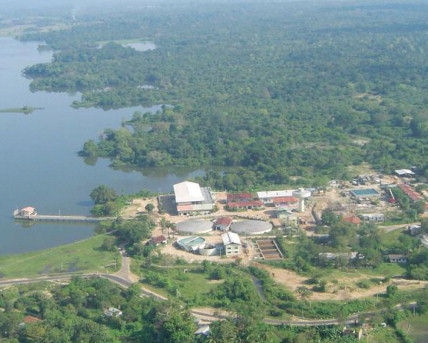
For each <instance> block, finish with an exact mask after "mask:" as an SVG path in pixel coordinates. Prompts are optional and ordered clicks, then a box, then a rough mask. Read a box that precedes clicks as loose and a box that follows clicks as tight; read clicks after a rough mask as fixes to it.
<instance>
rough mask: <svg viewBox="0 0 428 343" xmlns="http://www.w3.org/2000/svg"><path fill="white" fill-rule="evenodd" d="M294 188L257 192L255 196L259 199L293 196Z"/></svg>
mask: <svg viewBox="0 0 428 343" xmlns="http://www.w3.org/2000/svg"><path fill="white" fill-rule="evenodd" d="M294 191H295V189H287V190H282V191H267V192H257V198H259V199H260V200H262V201H263V200H264V199H273V198H280V197H291V196H293V192H294Z"/></svg>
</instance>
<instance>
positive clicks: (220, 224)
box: [214, 217, 233, 231]
mask: <svg viewBox="0 0 428 343" xmlns="http://www.w3.org/2000/svg"><path fill="white" fill-rule="evenodd" d="M232 222H233V219H232V218H230V217H221V218H218V219H217V220H216V221H215V222H214V230H220V231H229V230H230V226H231V225H232Z"/></svg>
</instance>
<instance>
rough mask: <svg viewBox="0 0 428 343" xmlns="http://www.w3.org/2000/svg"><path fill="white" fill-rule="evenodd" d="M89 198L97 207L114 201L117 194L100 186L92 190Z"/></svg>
mask: <svg viewBox="0 0 428 343" xmlns="http://www.w3.org/2000/svg"><path fill="white" fill-rule="evenodd" d="M90 197H91V199H92V200H93V201H94V202H95V204H97V205H99V204H106V203H108V202H110V201H113V200H116V198H117V194H116V191H115V190H114V189H112V188H109V187H107V186H105V185H101V186H98V187H97V188H95V189H94V190H92V192H91V194H90Z"/></svg>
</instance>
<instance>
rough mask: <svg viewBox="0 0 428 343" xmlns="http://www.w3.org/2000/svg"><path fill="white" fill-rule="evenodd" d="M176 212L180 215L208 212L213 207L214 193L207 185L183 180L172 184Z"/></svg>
mask: <svg viewBox="0 0 428 343" xmlns="http://www.w3.org/2000/svg"><path fill="white" fill-rule="evenodd" d="M174 195H175V203H176V205H177V212H178V214H179V215H181V216H191V215H199V214H209V213H211V212H212V210H213V208H214V202H215V198H214V194H213V193H212V192H211V188H209V187H200V186H199V184H197V183H195V182H189V181H184V182H181V183H177V184H175V185H174Z"/></svg>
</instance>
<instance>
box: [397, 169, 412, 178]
mask: <svg viewBox="0 0 428 343" xmlns="http://www.w3.org/2000/svg"><path fill="white" fill-rule="evenodd" d="M395 173H396V174H397V175H398V176H404V175H415V173H414V172H412V171H411V170H410V169H397V170H395Z"/></svg>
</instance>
